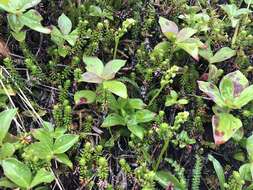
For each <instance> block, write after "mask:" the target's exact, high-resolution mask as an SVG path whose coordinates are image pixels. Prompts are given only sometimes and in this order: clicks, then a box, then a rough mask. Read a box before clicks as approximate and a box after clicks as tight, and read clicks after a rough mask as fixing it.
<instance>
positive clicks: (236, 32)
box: [231, 21, 240, 48]
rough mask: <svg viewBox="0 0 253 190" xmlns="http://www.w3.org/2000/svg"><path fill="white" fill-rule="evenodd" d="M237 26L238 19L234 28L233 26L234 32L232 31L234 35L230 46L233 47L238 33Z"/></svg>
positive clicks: (238, 25)
mask: <svg viewBox="0 0 253 190" xmlns="http://www.w3.org/2000/svg"><path fill="white" fill-rule="evenodd" d="M239 27H240V21H239V22H238V23H237V25H236V28H235V32H234V35H233V38H232V42H231V47H232V48H233V47H234V45H235V42H236V38H237V35H238V32H239Z"/></svg>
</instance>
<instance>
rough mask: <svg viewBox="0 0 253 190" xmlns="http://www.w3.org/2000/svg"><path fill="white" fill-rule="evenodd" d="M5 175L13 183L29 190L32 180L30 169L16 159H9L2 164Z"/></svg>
mask: <svg viewBox="0 0 253 190" xmlns="http://www.w3.org/2000/svg"><path fill="white" fill-rule="evenodd" d="M2 167H3V170H4V175H5V176H6V177H8V178H9V179H10V180H11V181H12V182H13V183H15V184H17V185H18V186H20V187H23V188H26V189H28V188H29V187H30V183H31V180H32V173H31V171H30V169H29V168H28V167H27V166H26V165H25V164H23V163H22V162H20V161H18V160H17V159H15V158H8V159H6V160H4V161H3V162H2Z"/></svg>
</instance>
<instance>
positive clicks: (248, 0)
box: [244, 0, 253, 5]
mask: <svg viewBox="0 0 253 190" xmlns="http://www.w3.org/2000/svg"><path fill="white" fill-rule="evenodd" d="M244 2H245V3H246V4H249V5H250V4H253V0H244Z"/></svg>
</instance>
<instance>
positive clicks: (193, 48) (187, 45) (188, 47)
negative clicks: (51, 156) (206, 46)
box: [177, 39, 199, 61]
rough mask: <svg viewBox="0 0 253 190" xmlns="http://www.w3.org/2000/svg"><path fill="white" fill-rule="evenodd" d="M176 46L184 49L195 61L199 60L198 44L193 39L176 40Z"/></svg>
mask: <svg viewBox="0 0 253 190" xmlns="http://www.w3.org/2000/svg"><path fill="white" fill-rule="evenodd" d="M177 47H178V48H181V49H183V50H184V51H186V52H187V53H188V54H190V55H191V56H192V57H193V58H194V59H195V60H196V61H199V45H198V43H196V41H195V40H192V39H188V40H185V41H183V42H177Z"/></svg>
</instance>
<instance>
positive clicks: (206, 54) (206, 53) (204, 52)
mask: <svg viewBox="0 0 253 190" xmlns="http://www.w3.org/2000/svg"><path fill="white" fill-rule="evenodd" d="M199 55H200V56H201V57H203V58H204V59H206V60H207V61H208V62H209V63H210V60H211V58H212V57H213V52H212V50H211V47H210V45H208V46H207V48H203V49H200V50H199Z"/></svg>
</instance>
